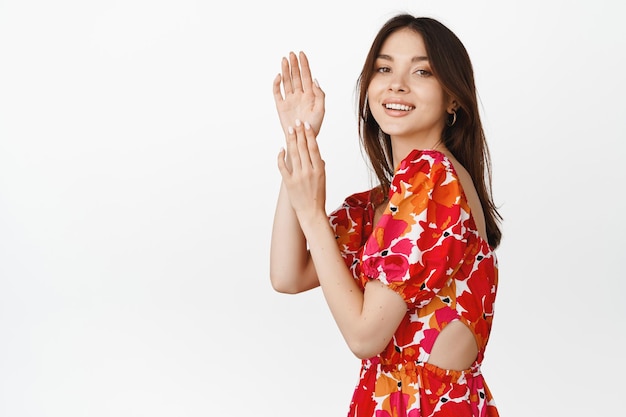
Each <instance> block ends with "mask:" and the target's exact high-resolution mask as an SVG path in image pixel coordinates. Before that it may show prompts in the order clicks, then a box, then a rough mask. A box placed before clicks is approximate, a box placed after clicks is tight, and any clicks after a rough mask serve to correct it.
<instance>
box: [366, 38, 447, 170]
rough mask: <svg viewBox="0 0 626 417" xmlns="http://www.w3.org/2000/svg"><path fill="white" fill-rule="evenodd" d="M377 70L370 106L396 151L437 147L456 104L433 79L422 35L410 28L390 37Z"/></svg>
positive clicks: (370, 84) (383, 49) (382, 48)
mask: <svg viewBox="0 0 626 417" xmlns="http://www.w3.org/2000/svg"><path fill="white" fill-rule="evenodd" d="M374 70H375V71H374V76H373V77H372V79H371V81H370V83H369V86H368V88H367V96H368V102H369V107H370V110H371V112H372V115H373V116H374V118H375V119H376V122H377V123H378V125H379V126H380V128H381V130H382V131H383V132H385V133H387V134H388V135H390V136H391V139H392V142H393V147H394V151H395V148H396V147H397V145H399V144H400V143H405V144H406V146H408V147H411V148H419V149H428V148H433V147H434V146H435V145H436V144H437V143H438V142H439V141H440V139H441V133H442V131H443V129H444V127H445V121H446V116H447V114H448V112H452V109H454V106H455V104H456V103H455V102H454V100H453V99H452V98H449V97H447V94H445V92H444V91H443V88H442V86H441V84H440V83H439V81H438V80H437V78H436V77H435V76H434V75H433V73H432V70H431V67H430V64H429V61H428V56H427V53H426V46H425V45H424V40H423V38H422V35H420V34H419V33H418V32H416V31H414V30H411V29H407V28H404V29H400V30H398V31H396V32H394V33H392V34H391V35H389V37H388V38H387V39H386V40H385V42H384V43H383V44H382V47H381V49H380V53H379V54H378V57H377V59H376V63H375V68H374ZM394 153H395V152H394ZM394 159H395V158H394Z"/></svg>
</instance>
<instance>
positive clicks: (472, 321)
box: [330, 150, 498, 417]
mask: <svg viewBox="0 0 626 417" xmlns="http://www.w3.org/2000/svg"><path fill="white" fill-rule="evenodd" d="M382 200H383V195H382V192H381V191H380V189H378V188H375V189H372V190H369V191H365V192H362V193H357V194H354V195H352V196H350V197H348V198H347V199H346V200H345V202H344V203H343V204H342V206H341V207H339V208H338V209H337V210H335V211H334V212H333V213H331V215H330V222H331V225H332V227H333V228H334V230H335V235H336V237H337V243H338V245H339V248H340V250H341V252H342V255H343V258H344V260H345V262H346V264H347V265H348V267H349V268H350V270H351V271H352V273H353V275H354V279H355V280H356V281H357V282H358V284H359V286H360V287H361V288H362V289H363V288H365V284H366V282H367V281H368V280H372V279H377V280H380V281H381V282H383V283H384V284H385V285H388V286H389V287H390V288H391V289H393V290H394V291H396V292H398V293H399V294H400V295H401V296H402V297H403V298H404V300H405V301H406V303H407V313H406V316H405V317H404V319H403V320H402V322H401V323H400V325H399V326H398V329H397V330H396V332H395V334H394V336H393V338H392V340H391V341H390V342H389V344H388V345H387V347H386V348H385V350H383V352H381V353H380V354H379V355H377V356H375V357H372V358H370V359H366V360H363V361H362V368H361V373H360V380H359V383H358V384H357V386H356V389H355V391H354V395H353V398H352V402H351V404H350V411H349V413H348V416H349V417H400V416H408V417H427V416H455V417H460V416H481V417H483V416H490V417H493V416H498V411H497V409H496V407H495V404H494V402H493V398H492V396H491V393H490V392H489V389H488V388H487V385H486V384H485V381H484V380H483V376H482V374H481V371H480V365H481V363H482V360H483V357H484V353H485V346H486V345H487V341H488V339H489V333H490V330H491V323H492V319H493V307H494V301H495V296H496V288H497V282H498V267H497V260H496V256H495V253H494V252H493V251H492V249H491V248H490V246H489V245H488V243H487V242H486V241H484V240H483V239H482V238H481V237H480V235H479V234H478V232H477V228H476V225H475V223H474V219H473V218H472V216H471V214H470V209H469V206H468V204H467V199H466V197H465V194H464V193H463V190H462V188H461V184H460V181H459V179H458V177H457V174H456V171H455V170H454V167H453V166H452V163H451V162H450V160H449V159H448V158H447V157H446V156H445V155H444V154H442V153H440V152H437V151H431V150H427V151H426V150H424V151H420V150H414V151H412V152H411V153H410V154H409V155H408V156H407V157H406V158H405V159H404V160H403V161H402V162H401V164H400V166H399V168H398V170H397V171H396V174H395V176H394V178H393V180H392V184H391V189H390V191H389V202H388V204H387V206H386V208H385V211H384V213H383V215H382V217H381V219H380V220H379V222H378V223H377V224H375V225H374V224H373V219H374V210H375V206H376V205H377V204H378V203H380V202H381V201H382ZM454 320H459V321H461V322H462V323H464V324H465V325H467V327H468V328H469V329H470V330H471V331H472V333H473V334H474V336H475V338H476V343H477V345H478V348H479V352H478V357H477V359H476V361H475V363H474V364H473V365H472V366H471V367H470V368H469V369H467V370H465V371H453V370H446V369H441V368H438V367H436V366H434V365H432V364H429V363H427V361H428V358H429V355H430V353H431V348H432V346H433V344H434V342H435V340H436V339H437V336H438V335H439V333H440V332H441V331H442V330H443V329H444V328H445V327H446V325H448V324H449V323H450V322H452V321H454Z"/></svg>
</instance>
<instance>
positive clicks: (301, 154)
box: [278, 123, 407, 358]
mask: <svg viewBox="0 0 626 417" xmlns="http://www.w3.org/2000/svg"><path fill="white" fill-rule="evenodd" d="M305 127H306V128H305ZM287 151H288V152H289V155H290V156H289V158H287V159H289V160H290V162H291V167H288V166H287V163H286V160H285V152H284V151H282V152H281V153H280V155H279V157H278V168H279V170H280V173H281V175H282V177H283V183H284V187H285V188H284V189H285V191H286V193H285V195H286V196H288V197H289V201H290V203H291V207H293V210H294V211H295V213H296V218H297V221H298V222H299V224H300V225H301V227H302V230H303V232H304V235H305V236H306V238H307V241H308V242H309V246H310V253H311V259H312V260H313V262H314V264H315V271H316V276H317V279H318V280H319V283H320V285H321V287H322V291H323V293H324V297H325V298H326V302H327V303H328V306H329V308H330V311H331V313H332V315H333V317H334V319H335V321H336V322H337V326H338V327H339V330H340V331H341V333H342V335H343V337H344V339H345V340H346V342H347V344H348V346H349V347H350V349H351V350H352V352H353V353H354V354H355V355H356V356H357V357H359V358H369V357H372V356H374V355H376V354H378V353H380V352H381V351H382V350H383V349H384V348H385V346H387V344H388V343H389V341H390V340H391V337H392V336H393V333H394V332H395V331H396V329H397V328H398V325H399V324H400V321H401V320H402V318H403V317H404V315H405V314H406V310H407V305H406V304H405V302H404V300H403V299H402V298H401V297H400V295H399V294H397V293H396V292H393V291H391V290H389V288H387V287H386V286H384V285H383V284H382V283H381V282H380V281H372V282H369V283H367V286H366V287H365V292H364V293H363V292H362V291H361V289H360V288H359V286H358V285H357V283H356V281H355V280H354V278H353V276H352V273H351V272H350V270H349V269H348V267H347V265H346V264H345V262H344V259H343V257H342V255H341V252H340V250H339V247H338V245H337V242H336V240H335V233H334V231H333V230H332V228H331V226H330V224H329V221H328V218H327V215H326V213H325V200H326V195H325V192H326V185H325V184H326V177H325V176H326V174H325V167H324V165H325V164H324V161H323V160H322V159H321V156H320V153H319V149H318V147H317V142H316V140H315V134H314V133H313V129H312V128H310V127H309V125H308V123H307V124H305V125H304V127H303V125H302V124H296V127H295V129H294V130H291V129H290V130H288V138H287Z"/></svg>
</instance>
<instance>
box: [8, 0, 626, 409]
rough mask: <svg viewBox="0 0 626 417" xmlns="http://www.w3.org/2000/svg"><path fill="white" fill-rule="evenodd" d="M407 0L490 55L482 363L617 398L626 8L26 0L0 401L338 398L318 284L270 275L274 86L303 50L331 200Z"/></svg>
mask: <svg viewBox="0 0 626 417" xmlns="http://www.w3.org/2000/svg"><path fill="white" fill-rule="evenodd" d="M400 11H409V12H412V13H414V14H417V15H425V16H431V17H434V18H437V19H439V20H441V21H442V22H443V23H444V24H446V25H447V26H448V27H450V28H451V29H452V30H453V31H454V32H455V33H456V34H457V35H458V36H459V37H460V38H461V40H462V41H463V42H464V44H465V45H466V47H467V49H468V51H469V53H470V56H471V57H472V60H473V63H474V66H475V72H476V78H477V85H478V90H479V95H480V100H481V106H482V111H483V118H484V120H483V121H484V124H485V129H486V133H487V136H488V141H489V144H490V147H491V151H492V159H493V175H494V193H495V198H496V202H497V204H499V205H500V207H501V211H502V214H503V215H504V218H505V221H504V223H503V231H504V240H503V243H502V246H501V248H500V250H499V259H500V267H501V271H500V274H501V275H500V289H499V295H498V300H497V307H496V309H497V313H496V318H495V320H494V327H493V333H492V339H491V342H490V345H489V346H488V349H487V355H486V359H485V363H484V367H483V371H484V373H485V377H486V380H487V383H488V384H489V385H490V387H491V389H492V391H493V394H494V396H495V399H496V402H497V403H498V405H499V408H500V412H501V414H502V415H503V416H506V417H514V416H528V415H533V416H555V415H558V416H565V415H567V416H587V415H606V414H610V415H617V414H616V413H618V414H619V413H620V412H622V411H623V409H622V407H621V405H622V398H623V394H622V391H623V375H624V372H625V371H626V366H625V360H624V351H625V349H626V341H625V337H626V332H625V330H626V325H625V323H624V319H625V318H626V307H625V304H626V303H625V302H624V293H625V291H626V287H625V285H624V279H625V278H626V273H625V268H624V258H625V255H626V253H625V248H626V245H625V243H624V239H625V236H626V227H625V226H624V213H625V212H626V203H625V199H624V191H623V189H624V181H625V179H626V178H625V177H626V175H625V171H626V170H625V169H624V157H625V156H626V154H625V150H624V141H625V140H626V134H625V133H624V120H625V113H626V108H625V105H624V100H625V99H624V94H625V93H626V83H625V81H624V73H625V72H626V65H625V64H624V51H625V50H626V29H624V28H625V26H624V24H623V22H624V19H625V18H626V12H625V8H624V6H622V5H620V2H618V1H613V2H611V1H608V0H599V1H598V0H596V1H593V2H592V1H585V2H582V1H551V2H545V1H538V0H533V1H524V2H502V1H495V0H494V1H484V0H481V1H471V2H469V1H461V0H459V1H441V0H439V1H435V0H433V1H372V0H368V1H363V0H361V1H343V2H342V1H337V0H332V1H329V0H320V1H315V2H296V1H293V0H292V1H286V0H285V1H283V0H270V1H262V2H259V1H235V2H221V3H220V2H208V1H206V2H205V1H191V0H176V1H175V0H150V1H148V0H143V1H142V0H124V1H121V0H118V1H113V0H109V1H80V0H75V1H69V0H58V1H54V2H48V1H25V0H20V1H17V0H14V1H0V416H2V417H26V416H33V417H46V416H55V417H56V416H59V417H60V416H63V417H79V416H80V417H84V416H87V417H100V416H116V417H117V416H120V417H127V416H128V417H130V416H133V417H134V416H151V417H156V416H185V417H187V416H189V417H195V416H235V417H238V416H248V415H255V416H257V415H258V416H279V417H282V416H305V417H307V416H320V415H323V416H343V415H345V413H346V412H347V408H348V403H349V400H350V396H351V394H352V390H353V388H354V384H355V383H356V381H357V376H358V367H359V365H358V360H357V359H355V358H354V357H353V356H352V355H351V353H350V352H349V350H348V348H347V347H346V345H345V344H344V342H343V340H342V339H341V336H340V334H339V332H338V330H337V328H336V326H335V324H334V322H333V321H332V318H331V316H330V314H329V312H328V309H327V307H326V305H325V302H324V300H323V297H322V294H321V292H320V291H319V290H313V291H311V292H309V293H306V294H301V295H298V296H287V295H281V294H277V293H275V292H273V291H272V289H271V287H270V285H269V279H268V252H269V239H270V230H271V224H272V215H273V210H274V202H275V198H276V195H277V191H278V186H279V181H280V179H279V175H278V171H277V169H276V162H275V160H276V155H277V153H278V150H279V148H280V147H281V145H282V135H281V132H280V127H279V124H278V118H277V116H276V113H275V110H274V103H273V99H272V94H271V84H272V80H273V78H274V76H275V75H276V74H277V73H278V71H279V68H280V66H279V64H280V58H281V57H282V56H283V55H285V54H287V53H288V52H289V51H290V50H294V51H298V50H301V49H302V50H304V51H306V52H307V53H308V55H309V58H310V60H311V65H312V67H313V71H314V76H315V77H316V78H318V80H319V82H320V84H321V86H322V88H323V89H324V90H325V92H326V94H327V117H326V120H325V122H324V126H323V128H322V132H321V135H320V137H319V140H320V143H321V146H322V152H323V154H324V158H325V160H326V162H327V170H328V173H327V174H328V181H329V184H328V208H329V210H330V209H333V208H335V207H336V206H337V205H338V204H339V203H340V202H341V200H342V199H343V198H344V197H345V196H347V195H348V194H350V193H352V192H355V191H361V190H363V189H365V188H367V187H368V186H369V185H370V183H371V182H370V176H369V174H368V173H367V171H366V169H365V162H364V159H363V157H362V155H361V153H360V150H359V148H358V140H357V136H356V117H355V113H356V106H355V101H354V86H355V82H356V79H357V76H358V73H359V71H360V69H361V65H362V63H363V60H364V59H365V55H366V52H367V50H368V49H369V46H370V43H371V41H372V39H373V37H374V35H375V33H376V31H377V30H378V29H379V27H380V26H381V25H382V24H383V23H384V21H385V20H387V19H388V18H389V17H391V16H392V15H393V14H395V13H396V12H400ZM616 410H617V411H616ZM619 410H621V411H619Z"/></svg>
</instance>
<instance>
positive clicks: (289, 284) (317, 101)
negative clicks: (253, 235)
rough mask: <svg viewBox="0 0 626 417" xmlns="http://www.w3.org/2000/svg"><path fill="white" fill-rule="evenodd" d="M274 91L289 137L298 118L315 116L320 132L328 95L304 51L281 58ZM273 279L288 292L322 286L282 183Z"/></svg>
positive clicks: (275, 226) (274, 236)
mask: <svg viewBox="0 0 626 417" xmlns="http://www.w3.org/2000/svg"><path fill="white" fill-rule="evenodd" d="M273 93H274V102H275V103H276V110H277V112H278V118H279V120H280V124H281V126H282V128H283V132H284V133H285V137H287V135H288V128H289V127H290V126H295V123H296V120H312V121H313V122H312V123H313V128H314V129H315V132H319V130H320V128H321V125H322V120H323V118H324V109H325V107H324V99H325V96H324V92H323V91H322V89H321V88H320V87H319V85H318V84H317V82H316V81H314V80H313V77H312V76H311V69H310V67H309V62H308V59H307V57H306V55H305V54H304V53H303V52H300V53H299V55H298V56H296V54H295V53H293V52H291V53H290V54H289V57H288V58H283V59H282V60H281V73H280V74H278V75H277V76H276V78H275V79H274V83H273ZM284 156H285V155H283V157H284ZM287 159H289V158H287ZM287 164H289V165H290V161H288V160H287ZM270 281H271V283H272V286H273V288H274V289H275V290H276V291H278V292H284V293H299V292H302V291H307V290H309V289H311V288H315V287H317V286H319V281H318V280H317V275H316V273H315V268H314V266H313V262H312V261H311V256H310V253H309V251H308V248H307V243H306V239H305V237H304V234H303V233H302V229H301V228H300V224H299V223H298V219H297V218H296V215H295V212H294V211H293V208H292V206H291V203H290V202H289V198H288V196H287V192H286V189H285V186H284V184H282V183H281V187H280V191H279V194H278V201H277V203H276V211H275V213H274V224H273V228H272V239H271V246H270Z"/></svg>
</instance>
